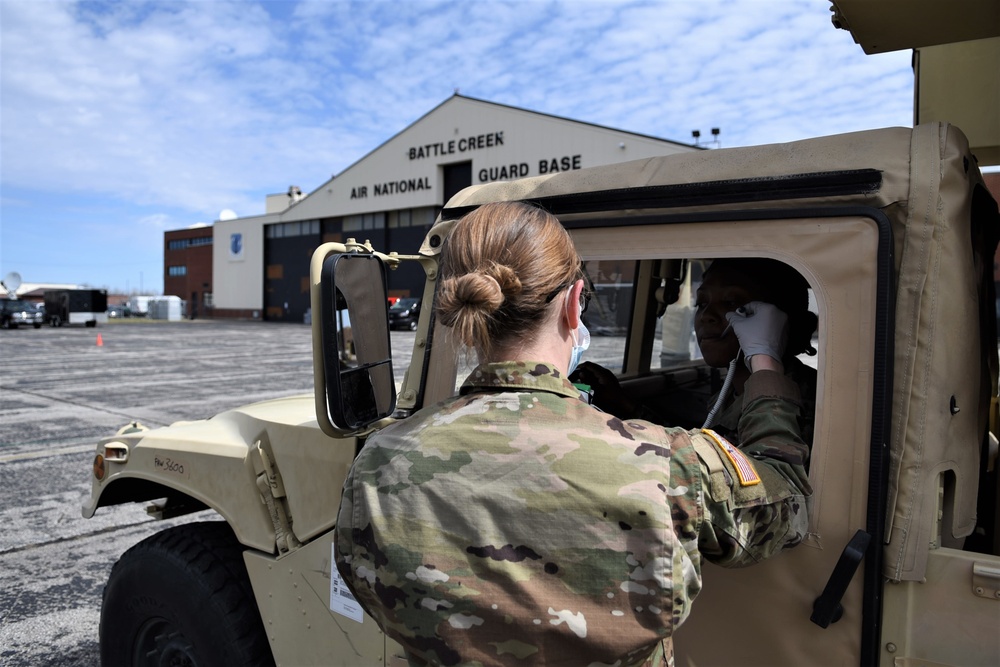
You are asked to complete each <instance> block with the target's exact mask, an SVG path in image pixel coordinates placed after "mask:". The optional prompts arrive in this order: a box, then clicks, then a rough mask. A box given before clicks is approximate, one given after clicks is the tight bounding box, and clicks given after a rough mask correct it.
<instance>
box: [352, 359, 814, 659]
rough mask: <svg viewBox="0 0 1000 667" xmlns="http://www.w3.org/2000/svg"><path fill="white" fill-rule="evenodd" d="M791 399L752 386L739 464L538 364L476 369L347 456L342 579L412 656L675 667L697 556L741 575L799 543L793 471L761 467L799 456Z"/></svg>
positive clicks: (765, 383) (780, 465)
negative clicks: (592, 397)
mask: <svg viewBox="0 0 1000 667" xmlns="http://www.w3.org/2000/svg"><path fill="white" fill-rule="evenodd" d="M789 391H791V394H789V393H787V392H789ZM794 391H795V387H794V385H793V384H790V383H788V382H787V380H786V379H785V378H784V377H782V376H781V375H779V374H777V373H769V372H766V371H765V372H759V373H755V374H754V376H753V377H752V378H751V380H749V381H748V382H747V390H746V394H747V399H746V401H747V407H748V410H749V411H751V412H759V413H760V414H759V415H758V417H759V418H755V419H753V420H752V421H748V423H747V428H746V429H745V433H746V436H747V438H748V441H747V446H746V448H745V450H746V451H751V452H753V458H751V457H748V456H746V455H744V454H742V453H741V452H739V451H738V450H736V449H735V448H733V447H731V446H730V447H729V448H730V449H731V450H732V451H730V452H728V453H727V452H726V450H725V448H726V446H727V445H728V443H725V441H724V440H722V439H721V438H719V437H716V436H714V435H713V434H707V433H702V432H698V431H691V432H688V431H684V430H681V429H666V428H664V427H661V426H657V425H654V424H651V423H649V422H642V421H633V420H628V421H624V422H623V421H621V420H619V419H618V418H616V417H613V416H611V415H608V414H605V413H603V412H601V411H599V410H597V409H596V408H593V407H592V406H590V405H587V404H586V403H585V402H583V401H581V400H580V399H579V394H578V392H577V390H576V389H575V388H574V387H573V385H572V384H570V383H569V382H568V381H567V380H565V379H564V378H563V377H562V376H561V375H560V373H559V372H558V371H557V370H555V369H553V368H552V367H550V366H547V365H545V364H535V363H527V362H507V363H499V364H485V365H482V366H480V367H478V368H477V369H476V370H475V371H474V372H473V373H472V374H471V375H470V376H469V378H468V379H467V380H466V382H465V384H464V385H463V386H462V389H461V393H460V395H459V396H457V397H453V398H451V399H448V400H446V401H444V402H442V403H440V404H438V405H435V406H431V407H428V408H425V409H423V410H420V411H419V412H417V413H415V414H414V415H412V416H411V417H409V418H407V419H406V420H404V421H400V422H397V423H395V424H392V425H391V426H389V427H387V428H385V429H383V430H382V431H380V432H379V433H377V434H376V435H374V436H373V437H371V438H370V439H369V441H368V443H367V444H366V445H365V447H364V448H363V449H362V450H361V452H360V453H359V455H358V457H357V459H356V460H355V462H354V465H353V467H352V468H351V472H350V474H349V476H348V478H347V481H346V483H345V486H344V495H343V500H342V504H341V508H340V515H339V517H338V523H337V528H336V537H335V541H336V550H337V556H336V560H337V568H338V569H339V571H340V572H341V574H342V575H343V577H344V579H345V581H346V582H347V584H348V586H349V587H350V588H351V590H352V592H353V593H354V595H355V597H357V599H358V600H359V601H360V602H361V604H362V606H364V608H365V609H366V610H367V611H368V613H369V614H371V615H372V616H373V617H374V618H375V619H376V621H377V622H378V623H379V625H380V627H382V629H383V630H384V631H385V632H386V634H388V635H389V636H390V637H392V638H394V639H396V640H397V641H399V642H400V643H401V644H402V645H403V646H404V647H405V648H406V649H407V652H408V657H409V659H410V662H411V664H416V665H421V664H435V665H437V664H441V665H458V664H463V665H543V664H544V665H574V666H575V665H586V664H606V665H610V664H617V665H642V664H653V663H654V662H655V664H666V663H669V662H672V660H671V656H672V646H671V644H670V640H669V638H670V636H671V634H672V633H673V630H674V628H675V627H676V626H678V625H679V624H680V623H682V622H683V621H684V619H685V618H686V617H687V616H688V613H689V612H690V608H691V603H692V601H693V600H694V598H695V597H696V596H697V595H698V592H699V591H700V589H701V558H702V556H704V557H706V558H708V559H710V560H714V561H717V562H719V563H721V564H723V565H729V566H738V565H745V564H749V563H752V562H755V561H757V560H760V559H763V558H766V557H768V556H770V555H772V554H774V553H777V552H778V551H780V550H781V549H782V548H783V547H786V546H791V545H794V544H796V543H798V542H799V541H800V540H801V539H802V536H803V535H804V533H805V530H806V523H807V517H806V508H805V502H804V496H807V495H808V494H809V493H810V489H809V485H808V481H807V480H806V477H805V472H804V470H803V469H802V466H801V464H791V463H788V462H776V465H771V461H770V459H768V458H767V457H768V452H769V448H776V449H777V450H778V451H786V450H788V449H791V448H795V447H798V448H800V449H801V452H802V456H801V458H802V460H803V462H804V459H805V457H806V456H807V451H806V447H805V446H804V445H803V444H801V439H799V438H798V436H797V435H796V434H795V428H796V426H795V425H796V419H797V416H798V406H797V404H796V402H795V400H794ZM789 399H792V400H789ZM754 448H756V449H754Z"/></svg>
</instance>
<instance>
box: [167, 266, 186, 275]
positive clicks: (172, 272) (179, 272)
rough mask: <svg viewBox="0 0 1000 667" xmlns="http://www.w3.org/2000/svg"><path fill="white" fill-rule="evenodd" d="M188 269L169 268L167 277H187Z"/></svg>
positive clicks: (184, 267)
mask: <svg viewBox="0 0 1000 667" xmlns="http://www.w3.org/2000/svg"><path fill="white" fill-rule="evenodd" d="M187 272H188V269H187V267H186V266H170V267H167V275H170V276H186V275H187Z"/></svg>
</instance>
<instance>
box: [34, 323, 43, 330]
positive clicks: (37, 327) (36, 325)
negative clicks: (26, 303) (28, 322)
mask: <svg viewBox="0 0 1000 667" xmlns="http://www.w3.org/2000/svg"><path fill="white" fill-rule="evenodd" d="M34 327H35V328H36V329H41V328H42V325H41V324H39V323H38V322H35V324H34Z"/></svg>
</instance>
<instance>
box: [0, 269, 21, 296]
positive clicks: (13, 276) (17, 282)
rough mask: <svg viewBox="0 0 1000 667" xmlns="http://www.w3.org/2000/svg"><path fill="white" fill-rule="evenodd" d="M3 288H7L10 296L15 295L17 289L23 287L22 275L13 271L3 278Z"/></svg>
mask: <svg viewBox="0 0 1000 667" xmlns="http://www.w3.org/2000/svg"><path fill="white" fill-rule="evenodd" d="M3 286H4V287H6V288H7V291H8V292H9V293H10V294H14V292H16V291H17V288H18V287H20V286H21V274H20V273H18V272H17V271H11V272H10V273H8V274H7V275H5V276H4V277H3Z"/></svg>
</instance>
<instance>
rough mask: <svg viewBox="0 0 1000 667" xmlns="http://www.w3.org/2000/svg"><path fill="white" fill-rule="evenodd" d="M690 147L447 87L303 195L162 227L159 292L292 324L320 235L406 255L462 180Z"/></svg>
mask: <svg viewBox="0 0 1000 667" xmlns="http://www.w3.org/2000/svg"><path fill="white" fill-rule="evenodd" d="M693 150H698V147H697V146H692V145H689V144H684V143H679V142H674V141H668V140H665V139H659V138H656V137H651V136H646V135H641V134H636V133H633V132H624V131H621V130H615V129H612V128H608V127H602V126H599V125H593V124H590V123H583V122H579V121H574V120H570V119H567V118H561V117H557V116H551V115H547V114H542V113H537V112H532V111H526V110H524V109H518V108H515V107H510V106H506V105H503V104H497V103H493V102H487V101H483V100H478V99H474V98H471V97H466V96H463V95H459V94H457V93H456V94H455V95H453V96H452V97H450V98H448V99H447V100H445V101H444V102H442V103H441V104H439V105H438V106H437V107H435V108H434V109H432V110H431V111H429V112H428V113H427V114H425V115H424V116H422V117H421V118H419V119H418V120H417V121H415V122H414V123H413V124H411V125H410V126H409V127H407V128H406V129H404V130H403V131H401V132H400V133H399V134H397V135H395V136H394V137H392V138H391V139H389V140H388V141H386V142H385V143H384V144H382V145H381V146H379V147H378V148H376V149H375V150H373V151H372V152H371V153H369V154H368V155H366V156H364V157H363V158H361V159H360V160H358V161H357V162H355V163H354V164H353V165H351V166H350V167H348V168H347V169H345V170H344V171H343V172H341V173H340V174H338V175H336V176H335V177H333V178H331V179H330V180H329V181H327V182H326V183H324V184H322V185H321V186H320V187H319V188H317V189H316V190H315V191H313V192H311V193H309V194H307V195H303V194H302V193H301V192H300V191H299V189H298V188H296V187H294V186H293V187H291V188H289V190H288V192H287V193H282V194H278V195H269V196H268V197H267V203H266V210H265V213H264V214H263V215H258V216H249V217H242V218H235V219H232V220H219V221H216V222H215V223H214V225H213V226H212V227H210V228H202V229H186V230H175V231H170V232H166V234H165V236H164V293H165V294H175V295H178V296H180V297H181V298H182V299H185V300H187V301H188V304H187V307H188V314H189V315H190V314H192V313H191V309H194V312H195V313H197V314H198V315H199V316H201V315H210V316H213V317H227V318H242V319H266V320H272V321H290V322H302V321H303V317H304V315H305V312H306V309H308V308H309V259H310V257H311V256H312V252H313V250H315V248H316V247H317V246H319V245H320V244H321V243H325V242H328V241H344V240H346V239H348V238H357V239H358V240H359V241H364V240H366V239H367V240H370V241H371V243H372V244H373V245H374V246H375V247H376V248H377V249H379V250H383V251H386V252H388V251H393V250H394V251H397V252H400V253H411V252H415V251H416V249H417V248H418V246H419V244H420V242H421V241H422V240H423V237H424V235H425V233H426V232H427V229H428V228H429V227H430V225H431V224H433V222H434V220H435V218H436V217H437V214H438V212H439V211H440V210H441V207H442V206H443V205H444V204H445V203H446V202H447V201H448V199H450V198H451V196H452V195H454V194H455V193H457V192H458V191H459V190H461V189H462V188H465V187H467V186H469V185H473V184H479V183H487V182H491V181H497V180H509V179H514V178H522V177H525V176H538V175H540V174H548V173H553V172H560V171H568V170H573V169H582V168H584V167H594V166H599V165H605V164H612V163H616V162H624V161H627V160H636V159H640V158H645V157H652V156H657V155H667V154H671V153H679V152H685V151H693ZM209 248H210V249H211V252H210V253H209V252H208V249H209ZM206 264H208V266H206ZM209 275H211V280H209V279H208V278H207V276H209ZM422 286H423V276H422V275H420V268H419V267H418V266H404V267H402V268H400V269H399V270H397V271H392V272H391V273H390V274H389V295H390V296H399V297H406V296H416V297H419V296H421V295H420V290H421V288H422Z"/></svg>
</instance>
